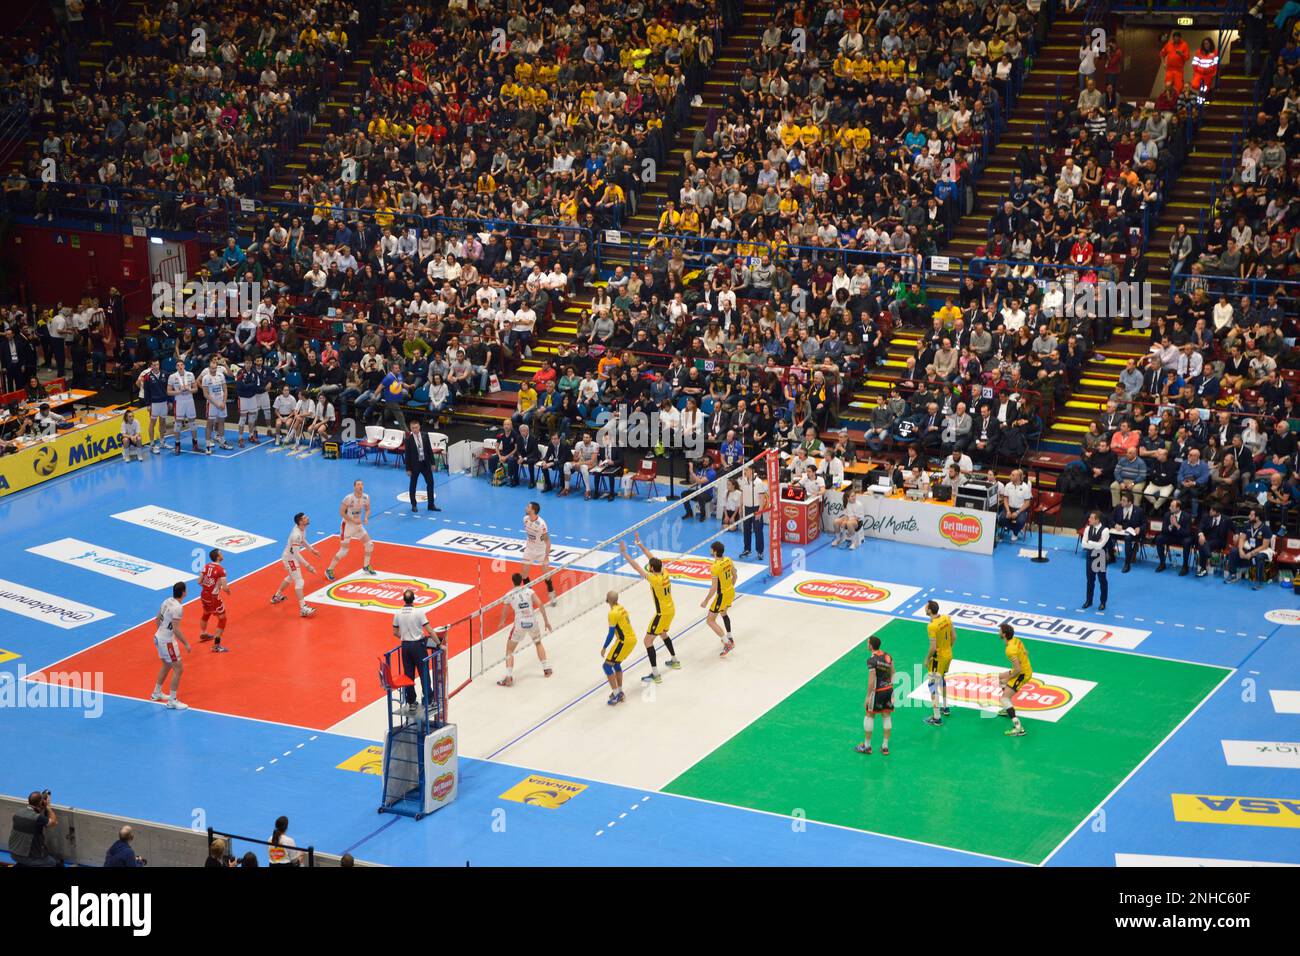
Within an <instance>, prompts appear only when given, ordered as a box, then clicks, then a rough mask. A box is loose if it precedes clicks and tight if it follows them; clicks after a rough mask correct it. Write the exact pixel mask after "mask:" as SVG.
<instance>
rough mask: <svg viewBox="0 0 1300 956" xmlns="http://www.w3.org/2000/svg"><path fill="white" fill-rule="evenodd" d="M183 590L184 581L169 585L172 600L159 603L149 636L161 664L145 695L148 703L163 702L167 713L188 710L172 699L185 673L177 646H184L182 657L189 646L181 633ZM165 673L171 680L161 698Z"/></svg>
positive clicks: (165, 678)
mask: <svg viewBox="0 0 1300 956" xmlns="http://www.w3.org/2000/svg"><path fill="white" fill-rule="evenodd" d="M185 590H186V588H185V582H184V581H177V582H176V583H175V584H173V585H172V596H171V597H169V598H167V600H165V601H163V603H162V607H161V608H159V609H158V618H157V621H156V627H155V629H154V636H153V643H154V647H155V648H156V649H157V651H158V659H159V660H160V661H162V664H161V665H160V666H159V668H158V679H157V680H155V681H154V684H153V693H152V694H150V695H149V699H150V700H158V701H162V700H165V701H166V702H167V709H168V710H187V709H188V705H186V704H183V703H181V702H180V701H179V700H177V699H176V691H177V690H178V689H179V688H180V686H181V673H182V672H183V671H184V670H185V664H184V663H183V662H182V661H181V650H180V647H179V646H177V645H178V644H180V645H184V647H185V651H186V653H189V650H190V642H189V641H187V640H185V635H184V634H182V633H181V614H182V613H183V608H182V605H181V602H182V601H184V600H185ZM169 672H170V673H171V676H172V686H171V693H170V694H169V695H168V696H166V697H164V696H163V681H165V680H167V674H168V673H169Z"/></svg>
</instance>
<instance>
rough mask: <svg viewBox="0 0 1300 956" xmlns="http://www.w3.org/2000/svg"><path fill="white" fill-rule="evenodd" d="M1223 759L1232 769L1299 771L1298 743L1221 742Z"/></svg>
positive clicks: (1273, 741)
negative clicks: (1260, 768) (1271, 768)
mask: <svg viewBox="0 0 1300 956" xmlns="http://www.w3.org/2000/svg"><path fill="white" fill-rule="evenodd" d="M1219 743H1221V744H1222V745H1223V759H1224V760H1225V761H1227V763H1228V764H1229V765H1230V766H1233V767H1277V768H1279V769H1283V770H1300V743H1296V742H1295V741H1290V742H1287V741H1280V740H1221V741H1219Z"/></svg>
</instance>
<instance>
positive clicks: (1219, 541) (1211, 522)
mask: <svg viewBox="0 0 1300 956" xmlns="http://www.w3.org/2000/svg"><path fill="white" fill-rule="evenodd" d="M1231 537H1232V522H1230V521H1229V520H1228V519H1227V518H1225V517H1224V516H1223V511H1222V509H1221V508H1220V507H1219V505H1217V504H1211V505H1210V507H1209V510H1208V511H1207V512H1206V513H1205V514H1203V515H1202V516H1201V527H1200V529H1199V530H1198V531H1197V533H1196V576H1197V577H1198V578H1203V577H1205V576H1206V575H1207V574H1209V573H1210V556H1211V555H1215V554H1222V553H1223V550H1224V549H1225V548H1226V547H1227V546H1228V541H1229V540H1230V539H1231Z"/></svg>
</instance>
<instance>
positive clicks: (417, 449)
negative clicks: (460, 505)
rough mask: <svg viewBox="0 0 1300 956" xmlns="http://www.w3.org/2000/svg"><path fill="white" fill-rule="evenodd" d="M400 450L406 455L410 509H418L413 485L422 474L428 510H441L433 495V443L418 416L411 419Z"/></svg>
mask: <svg viewBox="0 0 1300 956" xmlns="http://www.w3.org/2000/svg"><path fill="white" fill-rule="evenodd" d="M402 452H403V454H404V456H405V457H406V473H407V474H408V475H409V476H410V478H411V488H410V497H411V510H412V511H418V510H419V509H418V507H417V506H416V503H415V486H416V484H417V483H418V481H419V479H420V477H421V476H423V477H424V490H425V493H426V494H427V495H428V499H429V510H430V511H441V510H442V509H441V508H439V507H438V505H437V502H436V501H435V500H434V495H433V443H432V442H431V441H429V434H428V433H427V432H426V431H425V430H424V429H423V428H421V427H420V420H419V419H418V418H412V419H411V424H410V426H409V431H407V433H406V441H405V442H404V443H403V446H402Z"/></svg>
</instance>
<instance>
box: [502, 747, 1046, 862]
mask: <svg viewBox="0 0 1300 956" xmlns="http://www.w3.org/2000/svg"><path fill="white" fill-rule="evenodd" d="M492 763H495V764H500V765H501V766H503V767H514V768H515V769H517V770H524V771H527V772H528V773H537V768H536V767H525V766H524V765H523V764H517V763H511V762H510V761H509V760H493V761H492ZM581 776H582V777H583V779H584V780H589V781H591V782H592V783H599V784H601V785H603V786H606V787H618V788H619V789H622V790H627V789H631V788H629V787H628V785H627V784H625V783H617V782H615V781H613V780H603V779H601V778H599V777H593V776H588V775H585V774H584V775H581ZM656 793H657V794H658V795H659V796H660V797H671V798H672V799H675V800H690V801H692V802H693V803H707V804H709V805H711V806H715V807H726V808H727V809H729V810H743V811H744V812H746V813H757V814H760V815H762V816H765V817H776V818H777V819H778V820H785V821H787V822H788V821H790V820H792V819H794V818H793V817H790V816H788V815H787V814H784V813H775V812H773V811H772V810H759V809H757V808H755V807H742V806H740V805H739V804H735V803H723V802H722V801H720V800H708V799H706V798H704V797H692V796H689V795H687V794H684V793H671V792H669V791H667V790H658V791H656ZM804 822H807V823H811V824H813V825H814V826H819V827H828V828H830V829H832V830H844V831H846V832H848V833H860V834H866V835H867V836H873V837H879V838H880V839H882V840H893V841H895V842H897V843H911V844H913V845H915V846H924V847H929V848H930V849H932V850H943V851H944V852H946V853H960V854H961V855H962V856H973V857H979V858H980V859H984V860H996V861H997V862H999V863H1011V864H1014V865H1015V866H1030V865H1031V864H1028V863H1025V862H1024V861H1023V860H1012V859H1009V858H1007V857H1002V856H994V855H993V854H991V853H980V852H978V851H976V850H962V849H958V848H956V847H950V846H941V845H940V844H938V843H927V842H926V841H925V840H913V839H912V838H911V837H903V836H894V835H893V834H891V833H878V832H876V831H875V830H860V829H858V828H857V827H851V826H846V825H845V824H843V823H827V822H826V821H824V820H814V819H812V818H811V817H808V818H806V819H805V821H804ZM597 835H599V834H597Z"/></svg>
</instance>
